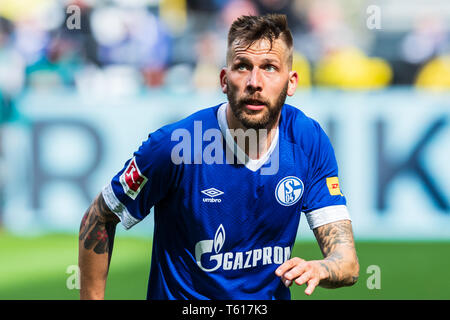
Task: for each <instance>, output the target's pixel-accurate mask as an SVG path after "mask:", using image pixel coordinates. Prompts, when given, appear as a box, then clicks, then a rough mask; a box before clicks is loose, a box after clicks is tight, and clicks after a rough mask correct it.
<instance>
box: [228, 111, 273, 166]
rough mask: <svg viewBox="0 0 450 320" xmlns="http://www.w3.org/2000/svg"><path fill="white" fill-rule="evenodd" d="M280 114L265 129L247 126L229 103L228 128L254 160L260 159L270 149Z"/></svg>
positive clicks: (239, 144)
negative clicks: (237, 116) (236, 115)
mask: <svg viewBox="0 0 450 320" xmlns="http://www.w3.org/2000/svg"><path fill="white" fill-rule="evenodd" d="M280 115H281V112H280V114H279V115H278V118H277V120H276V121H275V123H273V125H271V126H268V127H266V128H263V129H259V130H257V129H249V128H246V127H245V126H244V125H243V124H242V123H241V122H240V121H239V120H238V119H237V118H236V117H235V115H234V114H233V111H232V110H231V107H230V105H229V103H227V108H226V116H227V117H226V118H227V123H228V129H229V130H230V133H231V135H232V136H233V138H234V141H235V142H236V143H237V145H238V146H239V148H241V150H244V151H245V154H246V155H247V156H248V157H249V158H250V159H252V160H257V159H260V158H261V157H262V156H264V154H266V152H267V151H268V150H269V148H270V145H271V144H272V141H273V139H274V137H275V134H276V132H277V128H278V123H279V121H280Z"/></svg>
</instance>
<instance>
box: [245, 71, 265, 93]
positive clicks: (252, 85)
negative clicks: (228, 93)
mask: <svg viewBox="0 0 450 320" xmlns="http://www.w3.org/2000/svg"><path fill="white" fill-rule="evenodd" d="M260 72H261V71H260V70H259V68H256V67H255V68H253V69H252V72H250V74H249V76H248V79H247V90H248V91H250V92H251V93H253V92H256V91H261V90H262V83H261V73H260Z"/></svg>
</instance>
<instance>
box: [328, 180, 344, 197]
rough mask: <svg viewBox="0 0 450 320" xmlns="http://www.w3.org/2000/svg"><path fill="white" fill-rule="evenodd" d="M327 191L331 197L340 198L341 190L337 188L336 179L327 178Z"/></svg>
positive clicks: (337, 182) (337, 181)
mask: <svg viewBox="0 0 450 320" xmlns="http://www.w3.org/2000/svg"><path fill="white" fill-rule="evenodd" d="M327 187H328V191H330V194H331V195H332V196H339V195H340V196H342V195H343V194H342V193H341V189H340V188H339V180H338V177H331V178H327Z"/></svg>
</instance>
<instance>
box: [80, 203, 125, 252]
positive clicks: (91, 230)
mask: <svg viewBox="0 0 450 320" xmlns="http://www.w3.org/2000/svg"><path fill="white" fill-rule="evenodd" d="M118 221H119V220H118V218H117V216H116V215H115V214H114V213H112V212H111V211H110V209H109V208H108V206H107V205H106V203H105V201H104V199H103V196H101V195H99V196H97V198H96V199H95V200H94V202H93V203H92V204H91V206H90V207H89V208H88V209H87V211H86V213H85V214H84V217H83V219H82V221H81V225H80V233H79V240H80V242H83V246H84V248H85V249H86V250H93V251H94V252H95V253H97V254H103V253H105V252H108V253H109V254H111V251H112V246H113V241H114V234H115V230H116V224H117V222H118Z"/></svg>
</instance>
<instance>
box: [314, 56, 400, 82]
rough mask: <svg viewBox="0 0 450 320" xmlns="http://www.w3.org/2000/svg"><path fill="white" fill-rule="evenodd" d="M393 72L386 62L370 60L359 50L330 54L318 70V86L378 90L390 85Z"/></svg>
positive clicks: (316, 75)
mask: <svg viewBox="0 0 450 320" xmlns="http://www.w3.org/2000/svg"><path fill="white" fill-rule="evenodd" d="M391 78H392V72H391V69H390V67H389V64H387V63H386V62H385V61H383V60H382V59H380V58H369V57H367V56H365V55H364V53H363V52H361V51H360V50H358V49H355V48H346V49H340V50H336V51H335V52H332V53H329V54H328V55H327V56H326V57H324V59H323V60H321V61H320V62H319V63H318V65H317V68H316V72H315V80H316V82H317V84H318V85H321V86H329V87H336V88H340V89H376V88H382V87H385V86H387V85H388V84H389V82H390V80H391Z"/></svg>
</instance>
